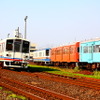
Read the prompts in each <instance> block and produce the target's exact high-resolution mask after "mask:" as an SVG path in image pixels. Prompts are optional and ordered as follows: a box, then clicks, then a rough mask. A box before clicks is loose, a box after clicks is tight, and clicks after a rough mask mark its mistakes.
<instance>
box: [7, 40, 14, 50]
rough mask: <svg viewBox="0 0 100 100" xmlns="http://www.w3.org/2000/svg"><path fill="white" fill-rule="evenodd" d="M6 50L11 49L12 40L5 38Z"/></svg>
mask: <svg viewBox="0 0 100 100" xmlns="http://www.w3.org/2000/svg"><path fill="white" fill-rule="evenodd" d="M6 50H7V51H12V50H13V40H7V43H6Z"/></svg>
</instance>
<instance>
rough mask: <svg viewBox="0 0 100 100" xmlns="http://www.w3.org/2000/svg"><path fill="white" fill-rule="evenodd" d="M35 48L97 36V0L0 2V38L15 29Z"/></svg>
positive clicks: (99, 3) (99, 17)
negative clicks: (35, 45)
mask: <svg viewBox="0 0 100 100" xmlns="http://www.w3.org/2000/svg"><path fill="white" fill-rule="evenodd" d="M25 16H28V19H27V39H28V40H30V41H31V43H35V44H37V47H38V48H45V47H56V46H61V45H67V44H69V43H73V42H76V41H84V40H88V39H94V38H97V37H100V0H0V38H1V39H5V38H6V37H7V35H8V33H10V37H13V36H14V30H15V29H17V28H18V27H19V30H20V33H22V35H23V37H24V30H25V21H24V18H25Z"/></svg>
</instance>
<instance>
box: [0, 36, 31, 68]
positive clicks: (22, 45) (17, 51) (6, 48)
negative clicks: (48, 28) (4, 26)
mask: <svg viewBox="0 0 100 100" xmlns="http://www.w3.org/2000/svg"><path fill="white" fill-rule="evenodd" d="M29 50H30V41H29V40H27V39H23V38H21V37H17V36H16V37H14V38H6V39H3V40H0V66H1V67H2V68H23V69H27V68H28V61H27V60H28V59H29Z"/></svg>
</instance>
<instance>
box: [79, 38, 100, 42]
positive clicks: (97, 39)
mask: <svg viewBox="0 0 100 100" xmlns="http://www.w3.org/2000/svg"><path fill="white" fill-rule="evenodd" d="M93 41H100V38H95V39H90V40H85V41H81V42H80V43H86V42H93Z"/></svg>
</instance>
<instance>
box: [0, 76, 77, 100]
mask: <svg viewBox="0 0 100 100" xmlns="http://www.w3.org/2000/svg"><path fill="white" fill-rule="evenodd" d="M0 85H1V86H4V87H6V88H9V89H10V90H12V91H14V92H16V93H20V94H21V95H24V96H26V97H27V98H28V99H29V100H76V99H74V98H71V97H69V96H66V95H63V94H60V93H56V92H53V91H49V90H46V89H43V88H40V87H37V86H31V85H29V84H25V83H23V82H19V81H15V80H12V79H10V78H8V77H7V78H6V77H3V76H1V77H0Z"/></svg>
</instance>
